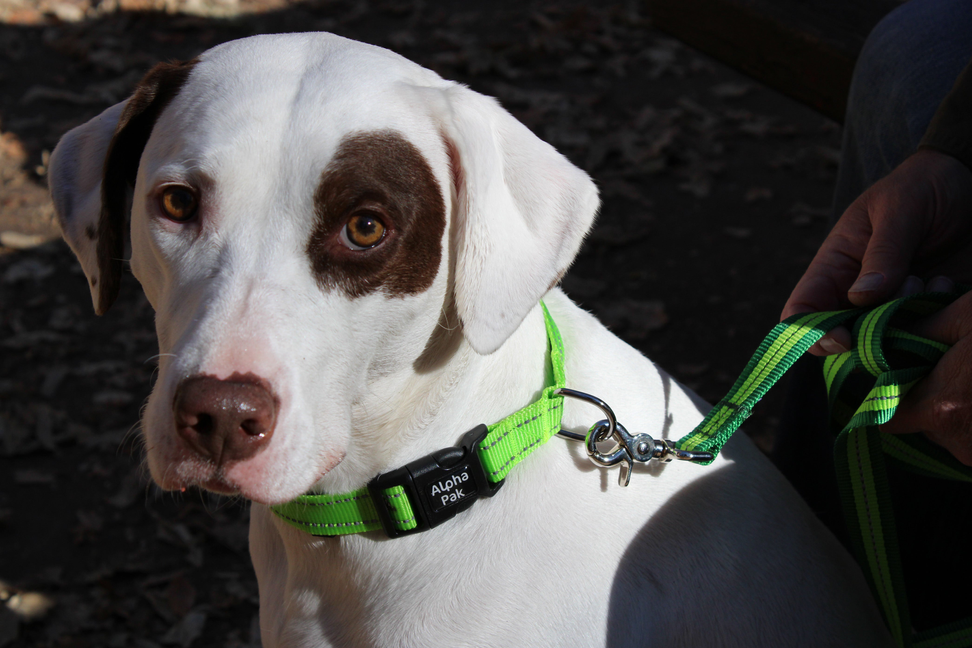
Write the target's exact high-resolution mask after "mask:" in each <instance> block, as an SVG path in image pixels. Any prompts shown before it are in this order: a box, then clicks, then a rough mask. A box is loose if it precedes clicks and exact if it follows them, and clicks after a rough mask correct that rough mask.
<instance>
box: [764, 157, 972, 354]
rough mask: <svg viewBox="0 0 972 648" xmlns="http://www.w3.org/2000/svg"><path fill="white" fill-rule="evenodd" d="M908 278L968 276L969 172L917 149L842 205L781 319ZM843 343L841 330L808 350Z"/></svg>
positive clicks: (851, 301)
mask: <svg viewBox="0 0 972 648" xmlns="http://www.w3.org/2000/svg"><path fill="white" fill-rule="evenodd" d="M909 275H923V276H926V277H927V276H933V275H944V276H949V277H953V278H955V279H958V280H969V279H972V171H969V169H968V168H967V167H966V166H965V165H964V164H962V163H961V162H959V161H958V160H956V159H955V158H953V157H951V156H949V155H946V154H944V153H939V152H938V151H932V150H921V151H918V152H917V153H915V154H914V155H912V156H911V157H909V158H908V159H907V160H905V161H904V162H903V163H901V165H900V166H899V167H898V168H896V169H895V170H894V171H892V172H891V173H890V174H889V175H888V176H886V177H885V178H883V179H881V180H880V181H878V182H876V183H875V184H874V185H873V186H872V187H871V188H870V189H868V190H867V191H865V192H864V193H863V194H861V195H860V196H859V197H858V198H857V200H855V201H854V202H853V203H852V204H851V206H850V207H848V208H847V211H845V212H844V214H843V216H841V218H840V220H839V221H838V222H837V224H836V225H835V226H834V229H833V230H832V231H831V232H830V235H829V236H828V237H827V239H826V240H825V241H824V242H823V245H821V246H820V250H819V251H818V252H817V255H816V256H815V257H814V259H813V261H812V262H811V263H810V267H809V268H807V271H806V272H805V273H804V274H803V277H802V278H801V279H800V281H799V283H797V285H796V288H794V289H793V293H792V294H791V295H790V298H789V299H788V300H787V302H786V306H785V307H784V308H783V314H782V319H786V318H787V317H790V316H791V315H795V314H797V313H809V312H816V311H825V310H838V309H841V308H851V307H853V306H870V305H872V304H879V303H881V302H884V301H887V300H888V299H890V298H892V297H894V296H895V294H896V293H898V292H899V291H900V290H902V289H905V290H908V289H909V288H913V286H914V281H913V280H912V281H911V282H910V283H911V285H910V286H908V285H906V283H907V282H906V278H907V277H908V276H909ZM909 292H915V291H914V290H913V289H912V290H910V291H909ZM850 344H851V340H850V332H849V331H847V329H845V328H843V327H841V328H838V329H835V330H834V331H831V332H830V333H829V334H828V335H826V336H825V337H824V338H823V339H821V340H820V341H819V342H817V344H815V345H814V346H813V347H811V349H810V352H811V353H813V354H814V355H829V354H831V353H839V352H841V351H846V350H847V349H848V348H849V347H850Z"/></svg>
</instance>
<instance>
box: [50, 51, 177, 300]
mask: <svg viewBox="0 0 972 648" xmlns="http://www.w3.org/2000/svg"><path fill="white" fill-rule="evenodd" d="M194 64H195V61H189V62H188V63H160V64H158V65H156V66H155V67H154V68H152V69H151V70H150V71H149V73H148V74H146V75H145V77H144V78H143V79H142V81H141V82H140V83H139V84H138V86H137V88H136V90H135V93H134V94H133V95H132V96H131V97H130V98H129V99H128V100H126V101H123V102H121V103H119V104H116V105H114V106H112V107H111V108H109V109H108V110H106V111H104V112H103V113H101V114H100V115H98V116H97V117H95V118H94V119H92V120H91V121H89V122H87V123H85V124H82V125H81V126H78V127H77V128H75V129H73V130H71V131H69V132H68V133H67V134H66V135H64V137H62V138H61V141H60V142H58V144H57V147H56V148H55V149H54V152H53V153H52V154H51V160H50V164H49V168H48V183H49V184H50V189H51V198H52V199H53V201H54V211H55V213H56V214H57V218H58V222H59V223H60V225H61V231H62V232H63V233H64V238H65V239H66V240H67V242H68V245H70V246H71V249H72V250H73V251H74V253H75V254H76V255H77V257H78V260H79V261H80V262H81V267H82V268H83V269H84V274H85V276H86V277H87V278H88V287H89V288H90V289H91V301H92V302H93V303H94V309H95V312H96V313H97V314H99V315H102V314H104V313H105V311H107V310H108V308H109V307H110V306H111V305H112V303H114V301H115V298H116V297H117V296H118V289H119V285H120V283H121V273H122V264H123V263H124V256H125V241H126V239H127V229H128V214H127V212H128V204H129V201H128V195H129V191H130V189H131V187H133V186H134V185H135V177H136V175H137V173H138V164H139V160H140V159H141V157H142V151H143V149H144V148H145V143H146V142H147V141H148V138H149V135H151V133H152V127H153V126H154V125H155V120H156V119H157V118H158V116H159V114H161V112H162V110H163V109H164V108H165V107H166V106H167V105H168V104H169V102H170V101H172V99H173V97H175V96H176V95H177V94H178V92H179V90H180V89H181V88H182V85H183V84H184V83H185V81H186V78H187V77H188V76H189V72H190V71H191V70H192V66H193V65H194Z"/></svg>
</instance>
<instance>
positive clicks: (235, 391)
mask: <svg viewBox="0 0 972 648" xmlns="http://www.w3.org/2000/svg"><path fill="white" fill-rule="evenodd" d="M172 408H173V410H174V413H175V425H176V431H177V432H178V433H179V436H181V437H182V438H183V439H184V440H185V442H186V443H188V444H189V447H191V448H192V449H193V450H195V451H196V452H197V453H198V454H200V455H202V456H203V457H205V458H207V459H211V460H212V461H213V462H215V463H216V465H222V464H224V463H228V462H231V461H240V460H242V459H249V458H250V457H252V456H254V455H256V454H257V453H258V452H260V451H261V450H263V449H264V448H265V447H266V446H267V443H268V442H269V441H270V437H271V436H272V435H273V427H274V424H275V423H276V422H277V399H276V398H274V396H273V394H271V393H270V390H269V389H267V388H266V387H265V386H264V385H263V382H262V381H261V380H260V379H259V378H256V377H255V376H252V377H251V376H249V375H247V376H241V377H237V376H232V377H230V378H229V379H227V380H220V379H218V378H213V377H212V376H193V377H191V378H186V379H185V380H183V381H182V382H181V383H179V386H178V388H177V389H176V395H175V400H174V401H173V403H172Z"/></svg>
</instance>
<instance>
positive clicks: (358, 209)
mask: <svg viewBox="0 0 972 648" xmlns="http://www.w3.org/2000/svg"><path fill="white" fill-rule="evenodd" d="M314 211H315V216H316V219H315V223H314V229H313V231H312V233H311V236H310V239H309V240H308V242H307V256H308V259H309V261H310V264H311V270H312V272H313V273H314V277H315V278H316V279H317V283H318V285H320V287H321V289H322V290H328V289H334V288H339V289H341V290H344V291H345V292H346V293H347V294H348V295H349V296H351V297H360V296H362V295H366V294H368V293H371V292H374V291H376V290H379V289H380V290H382V291H384V292H386V293H388V294H392V295H408V294H415V293H419V292H421V291H423V290H426V289H428V287H429V286H431V285H432V281H433V279H435V275H436V273H437V272H438V269H439V261H440V260H441V258H442V250H441V245H442V233H443V232H444V231H445V203H444V201H443V199H442V191H441V187H440V185H439V182H438V181H437V180H436V178H435V175H434V174H433V173H432V168H431V167H430V166H429V163H428V161H427V160H426V159H425V157H424V156H423V155H422V153H421V152H419V150H418V148H416V147H415V145H413V144H412V143H411V142H409V141H408V140H406V139H405V137H404V136H402V135H401V134H400V133H397V132H395V131H376V132H372V133H355V134H352V135H349V136H347V137H345V138H344V140H343V141H342V142H341V144H340V145H339V146H338V149H337V151H336V153H335V154H334V157H333V158H332V159H331V162H330V163H329V164H328V165H327V168H325V169H324V172H323V173H322V174H321V180H320V183H319V184H318V187H317V190H316V191H315V192H314ZM345 241H347V242H345ZM348 243H351V245H348Z"/></svg>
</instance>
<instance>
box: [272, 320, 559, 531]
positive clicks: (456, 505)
mask: <svg viewBox="0 0 972 648" xmlns="http://www.w3.org/2000/svg"><path fill="white" fill-rule="evenodd" d="M540 305H541V307H542V308H543V318H544V322H545V324H546V327H547V346H548V350H549V354H550V366H551V369H552V372H551V373H552V375H553V382H554V384H553V385H548V386H547V387H546V388H545V389H544V390H543V393H542V394H541V395H540V398H539V399H538V400H536V401H534V402H533V403H531V404H530V405H528V406H526V407H524V408H523V409H521V410H519V411H518V412H515V413H513V414H512V415H510V416H508V417H506V418H505V419H503V420H502V421H500V422H498V423H494V424H493V425H490V426H486V425H479V426H477V427H476V428H474V429H472V430H470V431H469V432H467V433H466V434H465V435H464V436H463V438H462V441H461V442H460V444H459V445H458V446H456V447H453V448H445V449H443V450H439V451H437V452H433V453H432V454H430V455H427V456H425V457H423V458H421V459H418V460H416V461H413V462H411V463H409V464H407V465H405V466H403V467H401V468H399V469H397V470H393V471H391V472H388V473H384V474H382V475H378V476H377V477H375V478H374V479H372V480H371V482H369V483H368V485H367V486H365V487H364V488H359V489H358V490H355V491H351V492H349V493H340V494H337V495H327V494H320V495H301V496H300V497H298V498H297V499H295V500H293V501H290V502H287V503H286V504H280V505H278V506H273V507H271V510H272V511H273V512H274V513H275V514H276V515H277V517H279V518H280V519H281V520H283V521H285V522H287V523H288V524H290V525H292V526H294V527H297V528H298V529H301V530H302V531H306V532H308V533H310V534H312V535H318V536H336V535H345V534H349V533H363V532H365V531H376V530H378V529H384V531H385V533H386V534H388V536H389V537H392V538H395V537H398V536H400V535H405V534H408V533H415V532H418V531H423V530H425V529H430V528H432V527H434V526H437V525H438V524H441V523H442V522H445V521H446V520H449V519H451V518H452V517H453V516H454V515H455V514H456V513H458V512H459V511H464V510H465V509H467V508H469V506H471V505H472V503H473V502H474V501H475V500H476V499H478V498H479V497H491V496H492V495H493V494H494V493H495V492H496V491H497V490H498V489H499V487H500V486H502V485H503V479H504V478H505V477H506V475H507V474H508V473H509V472H510V470H512V469H513V467H514V466H515V465H516V464H518V463H520V461H522V460H523V459H524V458H525V457H526V456H527V455H529V454H530V453H531V452H533V451H534V450H536V449H537V448H539V447H540V446H541V445H542V444H543V443H544V442H546V441H547V439H549V438H550V437H551V436H553V435H554V434H556V433H557V432H558V431H559V430H560V419H561V416H562V415H563V410H564V408H563V401H564V398H563V396H559V395H556V394H555V393H554V392H555V391H556V390H558V389H560V388H562V387H564V384H565V377H564V344H563V340H561V338H560V331H559V330H557V325H556V324H555V323H554V321H553V318H552V317H551V316H550V312H549V311H548V310H547V307H546V305H544V304H543V302H541V304H540Z"/></svg>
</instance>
